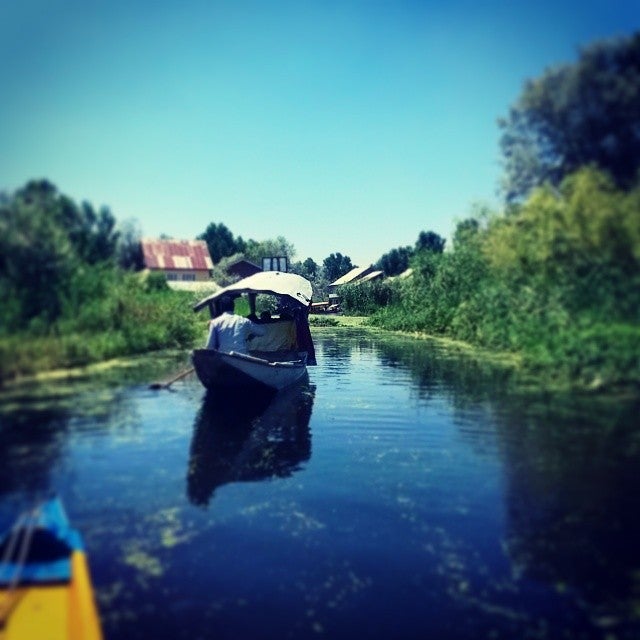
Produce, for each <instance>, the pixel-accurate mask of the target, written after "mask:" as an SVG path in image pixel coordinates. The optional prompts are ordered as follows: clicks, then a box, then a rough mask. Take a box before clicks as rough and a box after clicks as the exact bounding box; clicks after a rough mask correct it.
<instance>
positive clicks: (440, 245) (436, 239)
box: [416, 231, 446, 253]
mask: <svg viewBox="0 0 640 640" xmlns="http://www.w3.org/2000/svg"><path fill="white" fill-rule="evenodd" d="M445 242H446V240H445V239H444V238H443V237H441V236H439V235H438V234H437V233H436V232H435V231H421V232H420V234H419V235H418V239H417V240H416V251H431V252H432V253H442V252H443V251H444V245H445Z"/></svg>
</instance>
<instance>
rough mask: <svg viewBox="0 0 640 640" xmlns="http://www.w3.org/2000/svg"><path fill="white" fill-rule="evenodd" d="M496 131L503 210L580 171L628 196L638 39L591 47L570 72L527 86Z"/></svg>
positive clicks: (637, 99) (634, 170) (636, 136)
mask: <svg viewBox="0 0 640 640" xmlns="http://www.w3.org/2000/svg"><path fill="white" fill-rule="evenodd" d="M498 124H499V126H500V128H501V129H502V136H501V139H500V146H501V150H502V154H503V157H504V165H505V175H504V179H503V185H502V187H503V190H504V195H505V199H506V201H507V202H517V201H521V200H523V199H524V198H525V197H526V195H527V194H528V193H530V191H531V190H532V188H534V187H536V186H541V185H542V184H544V183H547V182H548V183H550V184H551V185H553V186H559V185H560V183H561V182H562V180H563V178H564V177H565V176H567V175H569V174H571V173H573V172H574V171H576V170H578V169H579V168H580V167H583V166H586V165H593V166H595V167H597V168H599V169H601V170H603V171H606V172H607V173H608V174H609V175H610V176H611V177H612V178H613V180H614V181H615V183H616V185H617V186H618V187H621V188H623V189H628V188H630V187H631V186H632V185H633V184H634V182H635V181H636V179H637V177H638V169H639V168H640V32H636V33H634V34H633V35H631V36H628V37H620V38H616V39H612V40H607V41H603V42H597V43H595V44H592V45H590V46H588V47H586V48H584V49H583V50H582V51H581V52H580V56H579V59H578V61H577V62H576V63H575V64H565V65H562V66H558V67H556V68H553V69H549V70H547V71H545V73H544V74H543V75H542V76H541V77H540V78H538V79H535V80H530V81H528V82H527V83H526V84H525V87H524V90H523V92H522V94H521V96H520V97H519V99H518V100H517V102H516V103H515V105H514V106H512V107H511V109H510V111H509V114H508V115H507V117H506V118H502V119H500V120H499V121H498Z"/></svg>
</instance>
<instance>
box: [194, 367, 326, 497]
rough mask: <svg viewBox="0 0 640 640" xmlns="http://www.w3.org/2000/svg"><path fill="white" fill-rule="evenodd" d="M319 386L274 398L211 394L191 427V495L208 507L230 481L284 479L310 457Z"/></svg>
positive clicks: (292, 389)
mask: <svg viewBox="0 0 640 640" xmlns="http://www.w3.org/2000/svg"><path fill="white" fill-rule="evenodd" d="M314 396H315V386H314V385H311V384H309V381H308V378H307V379H305V380H304V381H302V382H300V383H298V384H296V385H294V386H292V387H289V388H288V389H285V390H282V391H280V392H278V393H276V394H273V393H265V394H263V395H259V396H256V395H251V397H247V396H230V395H229V394H228V393H225V394H219V393H218V394H217V393H216V392H215V391H208V392H207V395H206V396H205V398H204V400H203V402H202V407H201V408H200V411H199V412H198V414H197V416H196V420H195V424H194V428H193V438H192V441H191V451H190V457H189V469H188V471H187V494H188V497H189V500H190V501H191V502H192V504H195V505H198V506H206V505H207V504H209V501H210V499H211V497H212V496H213V493H214V492H215V489H216V488H217V487H220V486H222V485H224V484H227V483H230V482H255V481H260V480H267V479H269V478H273V477H279V478H285V477H288V476H290V475H291V474H293V473H294V472H295V471H297V470H298V469H300V468H301V466H302V464H303V463H304V462H306V461H307V460H309V458H310V457H311V434H310V432H309V421H310V419H311V411H312V408H313V400H314Z"/></svg>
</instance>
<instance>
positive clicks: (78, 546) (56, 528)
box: [0, 497, 102, 640]
mask: <svg viewBox="0 0 640 640" xmlns="http://www.w3.org/2000/svg"><path fill="white" fill-rule="evenodd" d="M0 554H1V555H0V557H1V559H2V560H1V564H0V638H1V639H2V640H36V639H38V638H47V640H49V639H51V640H54V639H55V640H62V639H64V640H76V639H78V640H80V639H82V640H99V639H100V638H102V631H101V628H100V622H99V618H98V612H97V608H96V605H95V600H94V594H93V587H92V584H91V579H90V576H89V569H88V566H87V560H86V556H85V552H84V545H83V542H82V538H81V536H80V534H79V532H78V531H77V530H75V529H72V528H71V526H70V524H69V521H68V519H67V515H66V513H65V510H64V507H63V505H62V502H61V501H60V499H59V498H56V497H54V498H51V499H50V500H47V501H46V502H44V503H43V504H41V505H40V506H38V507H37V508H36V509H34V510H33V511H30V512H28V513H26V514H23V515H22V516H20V518H18V520H17V521H16V523H15V524H14V526H13V527H12V529H11V530H10V531H9V532H8V533H7V534H6V535H5V536H4V537H3V539H2V542H1V543H0Z"/></svg>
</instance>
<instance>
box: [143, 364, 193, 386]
mask: <svg viewBox="0 0 640 640" xmlns="http://www.w3.org/2000/svg"><path fill="white" fill-rule="evenodd" d="M194 370H195V369H194V368H193V367H189V368H188V369H186V370H185V371H183V372H182V373H179V374H178V375H177V376H175V377H174V378H171V380H167V381H166V382H152V383H151V384H150V385H149V389H168V388H169V387H170V386H171V385H172V384H173V383H174V382H176V381H177V380H180V378H184V377H185V376H186V375H189V374H190V373H192V372H193V371H194Z"/></svg>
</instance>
